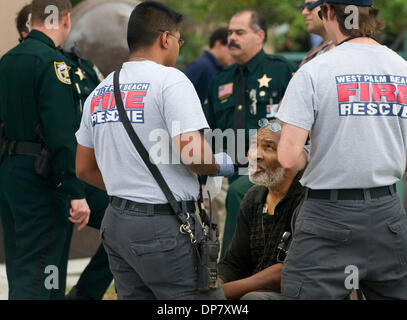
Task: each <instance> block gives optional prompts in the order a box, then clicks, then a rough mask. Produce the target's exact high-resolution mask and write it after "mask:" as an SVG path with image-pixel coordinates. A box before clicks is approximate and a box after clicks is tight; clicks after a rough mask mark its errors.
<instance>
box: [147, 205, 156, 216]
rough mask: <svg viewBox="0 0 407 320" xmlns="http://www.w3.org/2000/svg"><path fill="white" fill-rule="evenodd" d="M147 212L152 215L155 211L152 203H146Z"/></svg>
mask: <svg viewBox="0 0 407 320" xmlns="http://www.w3.org/2000/svg"><path fill="white" fill-rule="evenodd" d="M147 213H148V214H149V215H154V214H155V212H154V205H153V204H150V203H149V204H147Z"/></svg>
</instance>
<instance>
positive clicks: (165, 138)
mask: <svg viewBox="0 0 407 320" xmlns="http://www.w3.org/2000/svg"><path fill="white" fill-rule="evenodd" d="M120 87H121V88H120V89H121V92H122V98H123V103H124V106H125V109H126V112H127V115H128V117H129V119H130V121H131V123H132V125H133V128H134V129H135V131H136V133H137V135H138V136H139V138H140V140H141V142H142V143H143V145H144V146H145V148H146V149H147V151H149V154H150V158H151V159H152V160H153V162H154V163H156V164H157V166H158V168H159V170H160V172H161V174H162V175H163V177H164V179H165V180H166V182H167V184H168V185H169V187H170V189H171V190H172V192H173V194H174V196H175V198H176V199H177V201H181V200H196V199H197V198H198V194H199V184H198V180H197V176H196V174H194V173H193V172H192V171H190V170H189V169H188V168H187V167H186V166H185V165H184V164H182V163H181V161H180V157H179V155H178V153H177V151H176V149H175V146H173V144H172V138H173V137H175V136H177V135H180V134H182V133H187V132H192V131H197V130H200V129H204V128H208V124H207V122H206V119H205V116H204V114H203V111H202V107H201V103H200V101H199V98H198V95H197V94H196V92H195V89H194V87H193V85H192V83H191V82H190V81H189V79H188V78H187V77H186V76H185V75H184V74H183V73H182V72H180V71H179V70H177V69H175V68H169V67H165V66H162V65H160V64H157V63H155V62H152V61H137V62H127V63H125V64H124V65H123V68H122V70H121V73H120ZM76 137H77V140H78V143H79V144H80V145H82V146H84V147H87V148H92V149H94V152H95V156H96V161H97V163H98V166H99V168H100V171H101V173H102V176H103V180H104V182H105V185H106V189H107V193H108V194H109V195H110V196H117V197H121V198H124V199H128V200H132V201H136V202H142V203H152V204H154V203H167V202H168V201H167V199H166V198H165V196H164V194H163V193H162V191H161V189H160V187H159V186H158V184H157V182H156V181H155V180H154V178H153V176H152V175H151V173H150V171H149V170H148V168H147V166H146V165H145V164H144V162H143V160H142V158H141V157H140V156H139V154H138V152H137V150H136V149H135V147H134V145H133V143H132V142H131V140H130V138H129V137H128V135H127V132H126V131H125V129H124V127H123V124H122V123H121V122H120V121H119V114H118V111H117V108H116V102H115V98H114V90H113V74H110V75H109V76H108V77H107V78H106V79H105V80H104V81H103V82H102V83H101V84H100V85H99V86H98V87H97V88H96V89H95V91H94V92H93V93H92V94H91V95H90V97H89V98H88V99H87V100H86V103H85V107H84V112H83V116H82V122H81V127H80V129H79V130H78V132H77V133H76Z"/></svg>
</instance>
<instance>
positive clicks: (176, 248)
mask: <svg viewBox="0 0 407 320" xmlns="http://www.w3.org/2000/svg"><path fill="white" fill-rule="evenodd" d="M131 249H132V251H133V253H134V254H135V258H136V259H137V261H138V263H139V265H141V268H142V278H143V280H144V281H145V283H146V284H147V285H150V286H151V285H162V284H165V286H168V285H170V286H171V285H178V286H179V285H180V284H182V283H183V282H185V277H187V276H188V274H189V273H191V272H194V270H193V268H194V267H193V263H194V260H193V259H194V257H193V254H192V251H191V249H192V244H191V242H190V241H189V237H188V236H187V235H182V234H179V235H178V236H177V237H165V238H159V239H154V240H151V241H148V242H133V243H132V244H131Z"/></svg>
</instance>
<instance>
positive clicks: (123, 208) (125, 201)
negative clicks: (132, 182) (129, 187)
mask: <svg viewBox="0 0 407 320" xmlns="http://www.w3.org/2000/svg"><path fill="white" fill-rule="evenodd" d="M126 204H127V200H126V199H123V198H122V203H121V204H120V210H125V209H126Z"/></svg>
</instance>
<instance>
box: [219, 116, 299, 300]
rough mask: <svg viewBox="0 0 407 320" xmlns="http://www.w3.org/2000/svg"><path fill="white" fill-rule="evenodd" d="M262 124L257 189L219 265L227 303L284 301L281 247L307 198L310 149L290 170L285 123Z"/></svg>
mask: <svg viewBox="0 0 407 320" xmlns="http://www.w3.org/2000/svg"><path fill="white" fill-rule="evenodd" d="M259 125H261V126H262V127H261V128H260V130H259V131H258V133H257V136H256V137H254V140H253V142H252V144H251V146H250V149H249V152H248V158H249V178H250V181H252V182H253V183H254V184H255V185H254V186H253V187H252V188H251V189H249V191H248V192H247V193H246V195H245V197H244V198H243V200H242V203H241V205H240V211H239V214H238V218H237V225H236V230H235V233H234V236H233V239H232V242H231V243H230V245H229V247H228V249H227V251H226V254H225V257H224V258H223V259H222V260H221V261H220V263H219V277H220V282H221V284H222V287H223V291H224V293H225V296H226V298H227V299H243V300H276V299H280V294H279V292H280V281H281V271H282V267H283V265H282V261H283V259H284V258H282V256H284V252H282V250H279V244H280V241H281V240H282V237H283V234H284V232H291V228H290V224H291V217H292V215H293V212H294V211H295V209H296V208H297V207H298V206H299V205H300V203H301V200H302V198H303V194H304V189H303V187H302V186H301V184H300V182H299V179H300V177H301V174H302V172H301V170H303V168H304V167H305V165H306V163H307V152H306V150H304V153H303V157H302V159H301V160H300V161H299V163H298V164H297V166H296V167H295V168H293V169H284V168H283V167H282V166H281V165H280V163H279V162H278V160H277V145H278V142H279V140H280V134H281V126H282V124H281V122H279V120H273V121H271V122H269V121H267V120H260V121H259Z"/></svg>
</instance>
